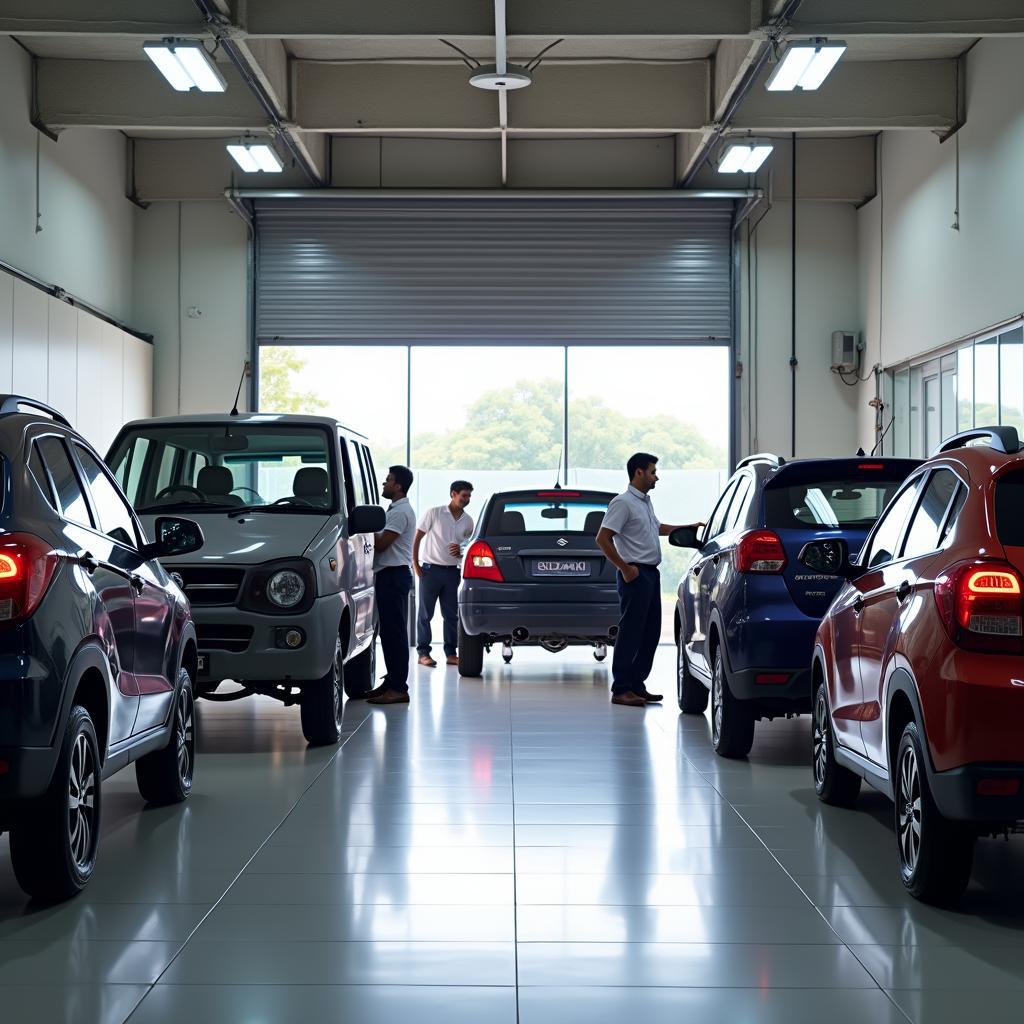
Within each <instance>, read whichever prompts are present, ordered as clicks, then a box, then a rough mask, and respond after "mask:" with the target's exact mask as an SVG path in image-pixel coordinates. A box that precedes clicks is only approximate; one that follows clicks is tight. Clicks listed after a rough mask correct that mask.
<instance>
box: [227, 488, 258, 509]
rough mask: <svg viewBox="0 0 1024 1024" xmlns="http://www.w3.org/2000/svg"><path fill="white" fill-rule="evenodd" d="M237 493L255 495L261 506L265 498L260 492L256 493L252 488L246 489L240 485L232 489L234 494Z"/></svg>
mask: <svg viewBox="0 0 1024 1024" xmlns="http://www.w3.org/2000/svg"><path fill="white" fill-rule="evenodd" d="M235 491H248V492H249V493H250V494H254V495H255V496H256V500H257V501H258V502H260V503H261V504H262V503H263V498H261V497H260V493H259V491H254V490H253V489H252V488H251V487H246V486H245V485H244V484H239V485H238V486H237V487H232V488H231V493H232V494H234V493H235Z"/></svg>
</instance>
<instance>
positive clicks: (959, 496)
mask: <svg viewBox="0 0 1024 1024" xmlns="http://www.w3.org/2000/svg"><path fill="white" fill-rule="evenodd" d="M965 504H967V488H966V487H964V485H963V484H960V485H959V486H958V487H957V489H956V496H955V497H954V498H953V507H952V508H951V509H950V511H949V518H948V519H947V520H946V523H945V525H944V526H943V527H942V536H940V537H939V543H940V544H941V543H942V542H943V541H945V539H946V538H947V537H948V536H949V535H950V534H951V533H952V532H953V527H954V526H956V521H957V520H958V519H959V518H960V510H961V509H962V508H963V507H964V505H965Z"/></svg>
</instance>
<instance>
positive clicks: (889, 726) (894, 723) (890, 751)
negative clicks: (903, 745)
mask: <svg viewBox="0 0 1024 1024" xmlns="http://www.w3.org/2000/svg"><path fill="white" fill-rule="evenodd" d="M908 722H916V723H917V725H918V728H920V729H921V730H922V736H921V739H922V741H924V742H923V746H924V752H925V757H926V758H927V766H928V770H929V771H932V770H933V766H932V763H931V752H930V751H929V750H928V743H927V740H926V737H925V735H924V729H925V722H924V715H923V714H922V711H921V698H920V695H919V694H918V691H917V683H916V681H915V680H914V677H913V676H912V675H911V674H910V672H908V671H907V669H905V668H903V667H900V668H897V669H895V670H894V671H893V673H892V675H891V676H890V677H889V686H888V695H887V699H886V708H885V752H886V755H887V757H888V760H889V765H888V767H889V777H890V778H892V765H893V763H894V761H895V758H896V751H897V749H898V747H899V743H900V737H901V736H902V735H903V730H904V729H905V728H906V727H907V723H908Z"/></svg>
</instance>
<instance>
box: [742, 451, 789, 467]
mask: <svg viewBox="0 0 1024 1024" xmlns="http://www.w3.org/2000/svg"><path fill="white" fill-rule="evenodd" d="M755 462H767V463H768V464H769V465H770V466H784V465H785V464H786V460H785V459H784V458H783V457H782V456H781V455H773V454H772V453H771V452H758V453H757V454H756V455H748V456H747V457H746V458H745V459H740V461H739V462H737V463H736V468H737V469H742V468H743V466H751V465H753V464H754V463H755Z"/></svg>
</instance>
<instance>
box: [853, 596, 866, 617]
mask: <svg viewBox="0 0 1024 1024" xmlns="http://www.w3.org/2000/svg"><path fill="white" fill-rule="evenodd" d="M853 610H854V613H855V614H857V615H860V613H861V612H862V611H864V598H863V597H855V598H854V599H853Z"/></svg>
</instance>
